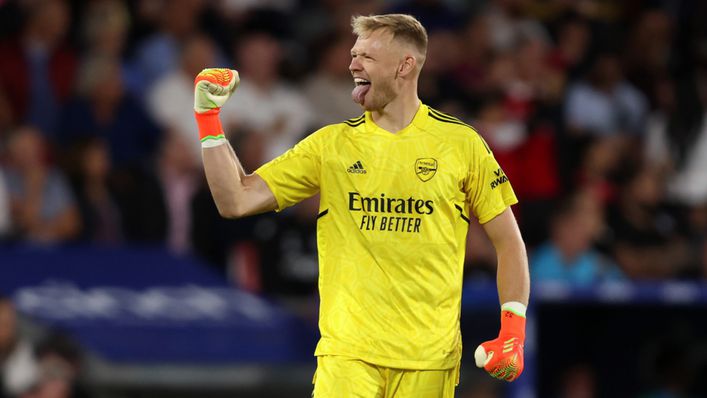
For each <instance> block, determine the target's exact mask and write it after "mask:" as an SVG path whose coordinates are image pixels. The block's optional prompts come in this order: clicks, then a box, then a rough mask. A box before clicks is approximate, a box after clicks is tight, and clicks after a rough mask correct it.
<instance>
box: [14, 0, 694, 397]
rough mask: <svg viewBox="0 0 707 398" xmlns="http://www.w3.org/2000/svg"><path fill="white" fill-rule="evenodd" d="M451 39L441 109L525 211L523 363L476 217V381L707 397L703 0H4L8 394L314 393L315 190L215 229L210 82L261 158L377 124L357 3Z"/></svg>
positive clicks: (234, 131) (444, 51) (439, 62)
mask: <svg viewBox="0 0 707 398" xmlns="http://www.w3.org/2000/svg"><path fill="white" fill-rule="evenodd" d="M385 12H403V13H409V14H412V15H414V16H416V17H418V18H419V19H420V20H421V21H422V22H423V24H424V25H425V26H426V27H427V29H428V31H429V38H430V44H429V53H428V57H427V62H426V64H425V66H424V69H423V73H422V76H421V81H420V97H421V99H422V100H423V101H424V102H425V103H427V104H429V105H432V106H434V107H436V108H437V109H440V110H442V111H445V112H448V113H451V114H454V115H455V116H458V117H459V118H461V119H463V120H464V121H466V122H468V123H470V124H472V125H473V126H475V127H476V128H477V130H478V131H479V132H480V134H481V135H482V136H483V137H484V138H485V139H486V141H487V142H488V143H489V145H490V146H491V147H492V149H493V150H494V153H495V155H496V157H497V159H498V161H499V162H500V163H501V165H502V167H503V168H504V170H505V172H506V174H507V175H508V177H509V178H510V180H511V182H512V184H513V187H514V188H515V191H516V193H517V195H518V197H519V199H520V204H519V205H518V206H515V207H514V211H515V213H516V216H517V217H518V219H519V222H520V225H521V228H522V231H523V234H524V237H525V239H526V241H527V244H528V248H529V254H530V264H531V278H532V281H533V291H532V294H531V296H532V297H531V306H530V313H529V323H528V341H527V347H526V351H527V358H526V371H525V373H524V375H523V377H521V379H520V380H519V381H517V382H515V383H513V384H509V385H507V384H504V383H501V382H497V381H495V380H493V379H491V378H490V377H488V376H486V375H484V374H483V373H481V372H479V371H478V370H476V368H475V367H474V365H473V359H472V358H473V349H474V348H475V347H476V345H477V344H478V343H479V342H481V341H484V340H487V339H490V338H492V337H494V336H495V335H496V333H497V331H498V299H497V294H496V289H495V279H494V278H495V264H496V259H495V254H494V250H493V247H492V246H491V245H490V243H489V241H488V240H487V239H486V238H485V236H484V234H483V230H482V229H481V227H480V226H479V225H478V224H477V223H472V225H471V228H470V232H469V239H468V250H467V257H466V263H465V264H466V272H465V287H464V295H463V305H462V321H461V322H462V330H463V334H464V340H465V347H466V348H465V352H464V358H463V366H462V378H461V384H460V385H459V388H458V390H457V392H458V394H457V396H459V397H462V398H492V397H517V398H520V397H523V398H530V397H542V398H547V397H549V398H591V397H642V398H677V397H706V396H707V305H706V304H707V284H705V278H706V277H707V112H706V110H707V23H705V21H707V2H704V1H699V0H674V1H670V0H627V1H610V0H487V1H470V0H469V1H465V0H400V1H380V0H356V1H353V0H321V1H315V0H261V1H257V0H220V1H202V0H172V1H167V0H131V1H120V0H93V1H78V0H74V1H61V0H18V1H10V0H0V242H1V243H0V397H2V398H9V397H18V398H78V397H82V398H84V397H96V398H104V397H105V398H113V397H115V398H129V397H296V396H300V397H305V396H309V394H310V393H311V377H312V374H313V371H314V368H315V361H314V358H313V357H312V353H313V349H314V345H315V343H316V340H317V331H316V319H317V311H318V309H317V305H318V304H317V295H316V286H317V254H316V241H315V220H316V214H317V205H318V201H317V198H313V199H311V200H307V201H305V202H303V203H301V204H299V205H298V206H296V207H294V208H292V209H289V210H288V211H285V212H283V213H282V214H279V215H277V216H275V215H274V214H264V215H260V216H257V217H251V218H248V219H243V220H235V221H228V220H224V219H222V218H220V217H219V215H218V213H217V211H216V208H215V206H214V204H213V201H212V199H211V196H210V194H209V192H208V188H207V186H206V184H205V180H204V176H203V171H202V169H201V167H202V166H201V159H200V145H199V143H198V140H197V134H196V131H197V128H196V124H195V122H194V120H193V115H192V105H193V94H192V81H193V78H194V76H195V75H196V74H197V73H198V72H199V71H200V70H201V69H202V68H204V67H213V66H223V67H234V68H236V69H238V70H239V71H240V73H241V77H242V83H241V86H240V88H239V89H238V92H237V93H236V95H235V96H234V97H233V98H232V99H231V100H230V102H229V103H228V104H227V105H226V106H225V109H224V111H223V112H222V119H223V122H224V127H225V130H226V131H227V135H228V138H229V140H230V141H231V142H232V144H233V146H234V148H235V149H236V152H237V153H238V155H239V157H240V159H241V161H242V163H243V165H244V167H245V168H246V170H248V171H252V170H254V169H255V168H256V167H258V166H259V165H261V164H262V163H264V162H266V161H267V160H269V159H271V158H273V157H274V156H277V155H279V154H281V153H282V152H283V151H284V150H285V149H287V148H288V147H290V146H291V145H293V144H294V143H295V142H297V141H298V140H299V139H301V138H302V137H304V136H306V135H307V134H309V133H311V132H312V131H314V130H315V129H317V128H319V127H321V126H322V125H324V124H328V123H335V122H339V121H343V120H345V119H348V118H351V117H355V116H358V115H359V114H360V113H361V111H360V109H359V108H358V106H356V105H355V104H353V102H352V101H351V97H350V92H351V89H352V88H353V83H352V79H351V76H350V74H349V72H348V64H349V62H350V55H349V50H350V48H351V46H352V44H353V41H354V38H353V36H352V35H351V33H350V26H349V21H350V18H351V15H355V14H362V15H367V14H371V13H385Z"/></svg>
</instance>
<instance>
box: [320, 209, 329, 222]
mask: <svg viewBox="0 0 707 398" xmlns="http://www.w3.org/2000/svg"><path fill="white" fill-rule="evenodd" d="M327 214H329V209H326V210H324V211H322V212H321V213H319V214H317V220H318V219H320V218H322V217H324V216H326V215H327Z"/></svg>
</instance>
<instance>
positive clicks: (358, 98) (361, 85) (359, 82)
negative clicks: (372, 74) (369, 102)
mask: <svg viewBox="0 0 707 398" xmlns="http://www.w3.org/2000/svg"><path fill="white" fill-rule="evenodd" d="M354 84H355V85H356V87H354V89H353V91H352V92H351V98H352V99H353V100H354V102H356V103H357V104H363V101H364V98H365V97H366V93H368V90H369V89H370V88H371V82H370V81H368V80H366V79H363V78H360V77H357V78H354Z"/></svg>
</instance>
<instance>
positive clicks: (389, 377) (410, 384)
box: [312, 356, 459, 398]
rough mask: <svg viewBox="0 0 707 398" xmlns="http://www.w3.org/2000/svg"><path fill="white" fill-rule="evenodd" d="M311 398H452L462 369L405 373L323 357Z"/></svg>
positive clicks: (319, 359)
mask: <svg viewBox="0 0 707 398" xmlns="http://www.w3.org/2000/svg"><path fill="white" fill-rule="evenodd" d="M312 382H313V383H314V392H313V393H312V398H354V397H355V398H453V397H454V388H455V387H456V385H457V384H458V383H459V367H456V368H453V369H443V370H405V369H393V368H386V367H382V366H376V365H372V364H370V363H367V362H363V361H360V360H357V359H352V358H346V357H338V356H320V357H317V371H316V372H315V373H314V380H312Z"/></svg>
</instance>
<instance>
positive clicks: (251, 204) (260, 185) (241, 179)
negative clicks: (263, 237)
mask: <svg viewBox="0 0 707 398" xmlns="http://www.w3.org/2000/svg"><path fill="white" fill-rule="evenodd" d="M238 83H239V77H238V72H236V71H235V70H231V69H220V68H219V69H204V70H203V71H201V73H199V75H198V76H197V77H196V79H195V80H194V115H195V117H196V121H197V124H198V125H199V138H200V141H201V146H202V152H201V153H202V156H203V161H204V172H205V173H206V180H207V181H208V183H209V189H210V190H211V195H212V196H213V198H214V202H215V203H216V207H217V208H218V211H219V213H220V214H221V215H222V216H223V217H227V218H236V217H243V216H247V215H251V214H257V213H262V212H266V211H270V210H275V209H276V208H277V202H276V200H275V196H274V195H273V193H272V191H270V188H268V186H267V184H265V181H263V179H262V178H260V176H258V175H257V174H246V173H245V170H243V166H241V164H240V162H239V161H238V157H237V156H236V153H235V151H234V150H233V148H232V147H231V145H230V144H229V143H228V140H226V138H225V135H224V132H223V128H222V127H221V121H220V119H219V112H220V111H221V106H223V104H224V103H225V102H226V100H228V98H229V97H230V96H231V94H233V92H234V91H235V90H236V87H238Z"/></svg>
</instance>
